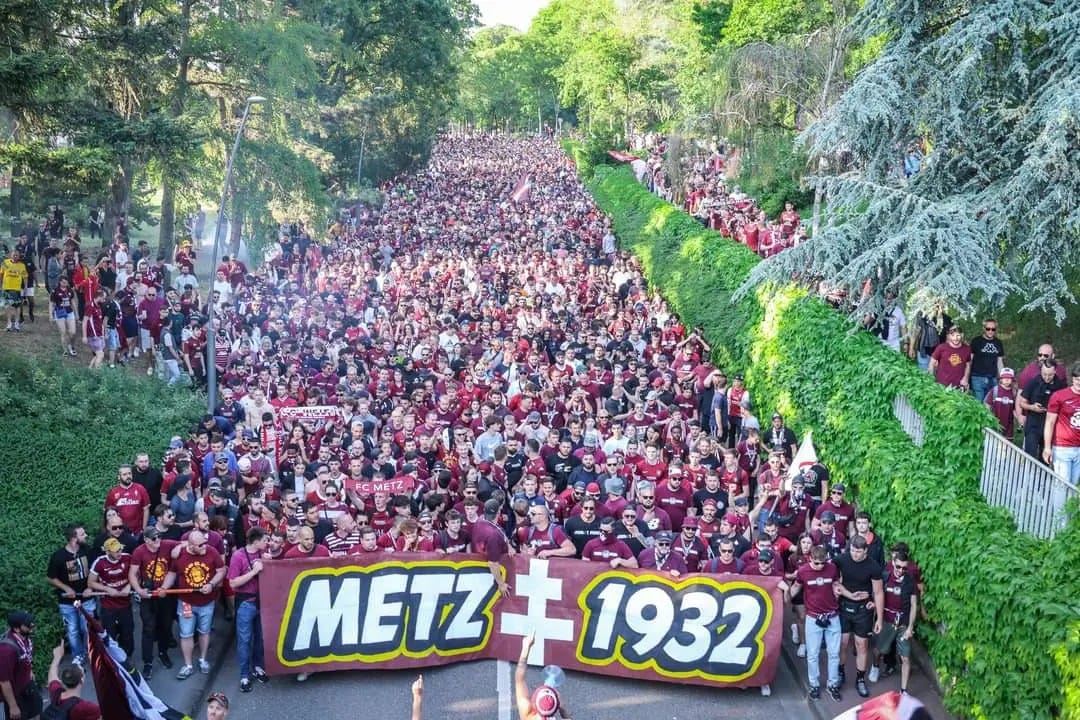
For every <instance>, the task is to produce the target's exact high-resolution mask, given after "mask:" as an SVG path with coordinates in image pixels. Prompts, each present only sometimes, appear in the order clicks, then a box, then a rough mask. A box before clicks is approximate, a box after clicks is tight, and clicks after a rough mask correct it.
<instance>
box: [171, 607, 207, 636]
mask: <svg viewBox="0 0 1080 720" xmlns="http://www.w3.org/2000/svg"><path fill="white" fill-rule="evenodd" d="M216 604H217V603H208V604H206V605H192V606H191V617H188V618H186V617H184V602H183V601H182V600H181V601H180V602H178V603H176V619H177V624H179V625H180V637H182V638H189V637H195V633H196V632H197V633H199V634H200V635H209V634H210V628H211V627H213V625H214V606H215V605H216Z"/></svg>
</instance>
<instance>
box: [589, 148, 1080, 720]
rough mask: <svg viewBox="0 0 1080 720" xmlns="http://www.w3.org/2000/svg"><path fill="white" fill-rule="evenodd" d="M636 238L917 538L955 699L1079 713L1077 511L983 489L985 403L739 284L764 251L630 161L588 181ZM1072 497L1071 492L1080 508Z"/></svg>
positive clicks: (824, 448) (652, 263) (683, 305)
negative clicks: (1059, 525) (1054, 515)
mask: <svg viewBox="0 0 1080 720" xmlns="http://www.w3.org/2000/svg"><path fill="white" fill-rule="evenodd" d="M589 187H590V189H591V190H592V192H593V194H594V196H595V198H596V200H597V202H598V203H599V205H600V207H601V208H603V209H604V210H605V211H606V212H607V213H609V214H610V215H611V216H612V217H613V220H614V223H615V229H616V233H617V234H618V236H619V238H620V241H621V243H622V245H623V247H624V248H627V249H629V250H631V251H632V252H633V253H634V254H635V255H636V256H637V257H638V258H639V259H640V260H641V262H642V265H643V268H644V271H645V273H646V276H647V278H648V280H649V282H650V283H652V284H654V285H656V286H657V287H659V288H660V289H661V292H662V293H663V295H664V297H665V298H666V299H667V300H668V302H669V304H670V305H671V307H672V308H673V309H674V310H675V311H677V312H678V313H679V315H680V316H681V317H682V318H683V321H684V322H686V323H687V324H691V325H696V324H700V325H703V326H704V328H705V332H706V337H707V338H708V341H709V343H710V344H711V345H712V347H713V349H714V352H713V355H714V357H713V360H714V361H715V362H717V363H718V364H719V365H720V366H721V367H724V368H725V369H727V370H728V372H729V373H731V372H734V371H742V372H744V373H745V374H746V379H747V383H748V385H749V387H750V389H751V392H752V393H753V394H754V396H755V398H756V404H757V406H758V408H759V413H765V412H769V411H771V410H773V409H775V410H778V411H780V412H783V413H784V415H785V416H786V417H787V418H788V419H789V424H790V425H791V426H792V427H793V428H794V429H795V430H796V431H797V432H801V431H803V430H811V429H812V430H813V432H814V438H815V445H816V447H817V448H818V452H819V453H820V455H821V457H822V460H823V461H824V462H825V463H826V464H828V465H829V467H830V468H831V469H832V471H833V476H834V478H835V479H836V480H842V481H843V482H845V483H847V485H848V487H849V488H853V489H854V490H855V492H856V496H857V499H858V502H859V504H860V505H861V506H862V507H863V508H866V509H867V510H869V511H870V512H871V513H872V515H873V517H874V522H875V528H876V530H877V531H878V532H880V533H881V534H882V535H883V536H884V537H885V538H886V540H887V542H895V541H897V540H904V541H906V542H908V543H909V544H910V545H911V546H912V548H913V550H914V553H915V557H916V559H917V560H918V562H919V565H920V567H921V568H922V569H923V573H924V577H925V579H926V583H927V596H926V603H927V608H928V610H929V612H930V614H931V617H932V618H933V619H934V621H935V622H936V623H940V624H941V626H942V627H944V628H945V630H944V631H943V632H941V633H939V632H938V631H937V630H935V629H934V628H933V627H929V626H920V627H919V634H920V638H921V639H922V641H923V642H924V643H925V644H926V646H927V647H928V649H929V651H930V654H931V657H932V658H933V660H934V664H935V666H936V668H937V670H938V672H939V673H940V675H941V678H940V679H941V684H942V686H943V687H944V688H946V691H947V695H946V698H945V702H946V705H947V707H948V708H949V709H950V710H951V711H952V712H954V713H957V714H958V715H961V716H965V717H971V718H993V719H995V720H996V719H998V718H1017V719H1018V720H1019V719H1023V720H1029V719H1035V720H1039V719H1043V718H1046V719H1049V718H1052V717H1067V718H1077V717H1080V670H1078V668H1080V622H1078V620H1077V618H1078V617H1080V606H1078V605H1077V601H1076V598H1077V597H1080V579H1078V577H1077V575H1076V573H1075V567H1076V564H1077V563H1078V562H1080V523H1075V522H1074V523H1072V524H1071V525H1070V526H1069V527H1068V528H1067V529H1066V530H1065V531H1064V532H1063V533H1061V534H1060V535H1059V536H1058V537H1057V538H1056V539H1055V540H1054V541H1053V542H1046V541H1039V540H1035V539H1033V538H1031V537H1029V536H1027V535H1023V534H1021V533H1018V532H1016V531H1015V530H1014V526H1013V525H1012V522H1011V519H1010V518H1009V516H1008V514H1007V513H1006V512H1005V511H1003V510H1000V509H995V508H991V507H989V506H988V505H987V504H986V502H985V501H984V499H983V498H982V496H981V494H980V492H979V488H978V474H979V468H980V466H981V459H982V427H984V426H986V425H989V424H991V422H992V419H991V417H990V415H989V414H988V412H987V411H986V409H985V408H984V407H983V406H982V405H981V404H979V403H977V402H975V401H974V400H973V399H972V398H971V397H970V396H968V395H967V394H961V393H958V392H956V391H952V390H947V389H945V388H943V387H941V386H939V385H937V384H936V383H934V382H933V381H932V380H931V379H930V378H929V377H928V376H927V375H926V374H925V373H923V372H921V371H919V370H918V369H917V368H916V367H915V366H913V365H912V364H911V363H910V362H908V361H907V360H905V359H904V358H903V357H901V356H900V355H899V354H897V353H894V352H891V351H889V350H887V349H886V348H884V347H883V346H882V345H881V343H880V342H879V341H877V340H876V339H875V338H873V337H872V336H870V335H868V334H866V333H861V332H855V331H852V330H851V326H850V324H849V323H848V322H847V321H846V319H845V318H844V317H843V316H841V315H840V314H838V313H836V312H834V311H833V310H832V309H831V308H830V307H828V306H827V305H826V304H824V303H823V302H822V301H820V300H819V299H817V298H814V297H810V296H809V295H808V294H807V293H806V292H805V291H804V290H802V289H800V288H797V287H793V286H777V285H771V284H770V285H763V286H762V287H760V288H759V289H758V290H757V292H756V293H754V294H745V295H743V296H741V299H738V300H735V301H734V302H733V300H732V298H733V297H737V296H736V295H735V291H736V290H737V289H738V288H739V286H740V285H741V283H742V282H743V280H744V278H745V277H746V275H747V274H748V273H749V272H750V271H751V269H752V268H753V267H755V266H756V265H757V264H758V263H759V260H758V258H757V257H756V256H754V255H753V254H752V253H750V251H749V250H747V249H746V248H745V247H743V246H742V245H739V244H736V243H733V242H730V241H727V240H724V239H723V238H721V237H720V236H719V235H718V234H716V233H713V232H711V231H708V230H705V229H704V228H703V227H702V226H701V225H700V223H698V222H697V221H695V220H694V219H693V218H690V217H689V216H687V215H686V214H685V213H683V212H681V211H679V210H677V209H676V208H675V207H673V206H671V205H670V204H668V203H666V202H664V201H662V200H660V199H659V198H657V197H655V196H654V195H652V194H651V193H649V192H648V191H646V190H645V189H644V188H643V187H642V186H640V185H639V184H638V183H637V182H636V181H635V180H634V179H633V177H632V175H631V174H630V172H629V171H628V170H627V169H626V168H622V167H619V168H610V167H601V168H597V170H596V173H595V175H594V176H593V177H592V179H591V181H590V182H589ZM900 394H902V395H904V396H906V397H907V398H908V400H909V402H910V403H911V404H912V405H913V406H914V408H915V409H916V410H917V411H918V412H919V413H920V414H921V415H922V417H923V419H924V422H925V438H926V439H925V444H924V445H923V446H922V447H917V446H915V445H914V443H913V442H912V441H911V439H910V438H909V437H908V436H907V435H906V434H905V433H904V432H903V430H902V429H901V428H900V425H899V423H898V422H897V420H896V419H895V418H894V416H893V412H892V403H893V399H894V397H895V396H897V395H900ZM1073 509H1074V510H1075V506H1074V507H1073Z"/></svg>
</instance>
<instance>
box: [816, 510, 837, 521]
mask: <svg viewBox="0 0 1080 720" xmlns="http://www.w3.org/2000/svg"><path fill="white" fill-rule="evenodd" d="M819 520H821V522H827V523H831V522H836V513H834V512H833V511H832V510H826V511H825V512H823V513H821V517H820V518H819Z"/></svg>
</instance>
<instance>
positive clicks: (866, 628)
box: [840, 603, 874, 638]
mask: <svg viewBox="0 0 1080 720" xmlns="http://www.w3.org/2000/svg"><path fill="white" fill-rule="evenodd" d="M840 632H842V633H844V634H845V635H846V634H848V633H855V636H856V637H861V638H868V637H870V635H871V634H872V633H873V632H874V611H873V610H872V609H871V608H868V607H866V605H865V604H863V603H844V604H843V605H841V606H840Z"/></svg>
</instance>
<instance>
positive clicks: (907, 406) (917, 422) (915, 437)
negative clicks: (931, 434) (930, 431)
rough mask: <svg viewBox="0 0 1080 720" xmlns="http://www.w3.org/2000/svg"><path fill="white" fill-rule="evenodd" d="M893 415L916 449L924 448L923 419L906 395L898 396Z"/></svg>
mask: <svg viewBox="0 0 1080 720" xmlns="http://www.w3.org/2000/svg"><path fill="white" fill-rule="evenodd" d="M892 410H893V415H895V416H896V419H897V420H899V421H900V427H901V428H903V429H904V432H906V433H907V434H908V437H910V438H911V442H913V443H915V446H916V447H922V446H923V418H922V415H920V414H919V413H918V411H917V410H915V408H913V407H912V406H911V403H910V402H908V399H907V397H906V396H904V395H897V396H896V397H894V398H893V403H892Z"/></svg>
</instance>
